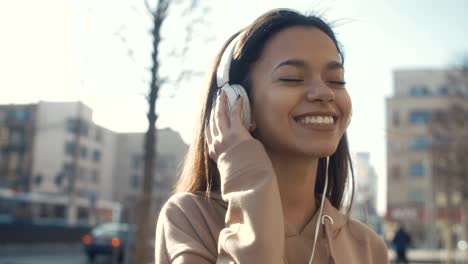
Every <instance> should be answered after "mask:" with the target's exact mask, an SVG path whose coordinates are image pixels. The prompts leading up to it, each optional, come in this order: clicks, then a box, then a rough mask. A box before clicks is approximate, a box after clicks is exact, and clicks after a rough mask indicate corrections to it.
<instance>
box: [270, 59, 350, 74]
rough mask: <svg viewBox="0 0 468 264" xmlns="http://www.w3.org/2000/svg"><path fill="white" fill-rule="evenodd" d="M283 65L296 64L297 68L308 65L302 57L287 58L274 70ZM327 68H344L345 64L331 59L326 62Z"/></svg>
mask: <svg viewBox="0 0 468 264" xmlns="http://www.w3.org/2000/svg"><path fill="white" fill-rule="evenodd" d="M283 66H294V67H297V68H306V67H307V64H306V62H305V61H304V60H300V59H288V60H285V61H283V62H281V63H280V64H278V65H277V66H276V67H275V68H274V69H273V72H274V71H276V70H277V69H279V68H281V67H283ZM325 68H326V69H327V70H343V69H344V67H343V64H341V63H340V62H338V61H334V60H333V61H330V62H328V63H327V64H326V66H325Z"/></svg>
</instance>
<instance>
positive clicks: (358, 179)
mask: <svg viewBox="0 0 468 264" xmlns="http://www.w3.org/2000/svg"><path fill="white" fill-rule="evenodd" d="M353 168H354V181H355V184H354V186H355V191H354V200H353V206H352V209H351V215H352V216H353V217H354V218H355V219H358V220H359V221H361V222H363V223H366V224H368V225H369V226H371V227H372V228H373V229H374V230H375V231H376V232H377V233H379V234H383V219H382V217H381V216H379V215H378V213H377V195H378V192H377V190H378V178H377V177H378V176H377V173H376V171H375V168H374V167H373V166H372V163H371V161H370V153H369V152H358V153H356V154H354V155H353Z"/></svg>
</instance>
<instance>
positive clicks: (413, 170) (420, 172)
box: [410, 161, 426, 176]
mask: <svg viewBox="0 0 468 264" xmlns="http://www.w3.org/2000/svg"><path fill="white" fill-rule="evenodd" d="M425 173H426V170H425V168H424V165H423V163H422V162H420V161H418V162H411V164H410V175H411V176H424V174H425Z"/></svg>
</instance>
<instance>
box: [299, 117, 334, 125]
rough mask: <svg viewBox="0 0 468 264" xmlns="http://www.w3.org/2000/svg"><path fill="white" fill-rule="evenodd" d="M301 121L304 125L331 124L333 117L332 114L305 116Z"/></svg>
mask: <svg viewBox="0 0 468 264" xmlns="http://www.w3.org/2000/svg"><path fill="white" fill-rule="evenodd" d="M298 121H299V123H301V124H303V125H331V124H333V117H331V116H305V117H302V118H300V119H299V120H298Z"/></svg>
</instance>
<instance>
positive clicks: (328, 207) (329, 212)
mask: <svg viewBox="0 0 468 264" xmlns="http://www.w3.org/2000/svg"><path fill="white" fill-rule="evenodd" d="M197 194H199V195H201V196H206V193H205V192H197ZM210 199H212V200H215V201H217V202H218V203H219V204H221V206H222V207H224V208H225V209H227V206H228V203H227V202H226V201H224V200H223V198H222V197H221V194H219V193H217V192H211V194H210ZM319 199H320V197H317V200H319ZM325 216H328V217H325ZM317 217H318V210H317V212H316V213H315V214H314V216H313V217H312V219H311V220H310V221H309V222H308V223H307V224H306V226H305V227H304V228H303V229H302V230H298V228H297V227H295V226H294V225H290V224H287V223H286V224H285V235H286V237H292V236H298V235H300V236H311V237H313V236H314V232H315V224H316V223H317ZM347 218H348V217H347V216H346V215H344V214H343V213H341V212H340V211H339V210H338V209H336V208H335V207H334V206H333V205H332V204H331V203H330V201H329V200H328V198H327V199H325V201H324V204H323V215H322V219H321V220H320V222H321V223H322V221H324V224H327V223H326V222H330V223H328V224H330V225H329V230H330V231H331V232H332V234H333V236H336V235H337V234H338V232H339V231H340V230H341V228H342V227H343V226H344V225H345V224H346V222H347V220H348V219H347ZM330 219H331V220H330ZM331 221H333V224H332V223H331Z"/></svg>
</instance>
